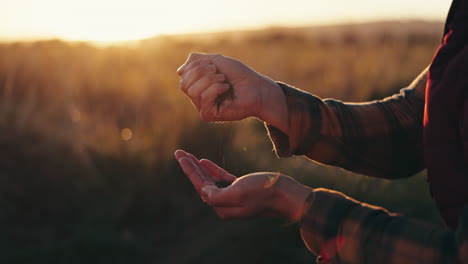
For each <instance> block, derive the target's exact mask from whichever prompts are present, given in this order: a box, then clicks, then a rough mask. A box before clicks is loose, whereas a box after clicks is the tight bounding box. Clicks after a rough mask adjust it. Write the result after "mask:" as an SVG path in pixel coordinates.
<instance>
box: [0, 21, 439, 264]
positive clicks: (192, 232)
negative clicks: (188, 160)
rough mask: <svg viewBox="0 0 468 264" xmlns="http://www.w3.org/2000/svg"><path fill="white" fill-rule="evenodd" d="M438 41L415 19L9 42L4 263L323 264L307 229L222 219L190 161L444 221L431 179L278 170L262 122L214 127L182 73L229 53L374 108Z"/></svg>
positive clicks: (295, 166) (298, 166) (3, 147)
mask: <svg viewBox="0 0 468 264" xmlns="http://www.w3.org/2000/svg"><path fill="white" fill-rule="evenodd" d="M441 32H442V24H441V23H435V22H434V23H429V22H414V21H413V22H405V23H399V22H385V23H375V24H363V25H344V26H330V27H314V28H310V27H304V28H270V29H264V30H259V31H238V32H224V33H213V34H203V35H183V36H182V35H179V36H159V37H155V38H152V39H147V40H143V41H140V42H134V43H128V44H121V45H115V46H106V47H97V46H93V45H92V44H88V43H77V42H73V43H70V42H63V41H60V40H50V41H37V42H24V43H21V42H19V43H3V44H0V157H1V158H0V234H2V235H1V236H0V248H1V249H0V262H1V263H311V261H312V259H313V255H312V254H311V253H309V252H308V251H307V250H306V249H305V247H304V246H303V244H302V242H301V240H300V236H299V232H298V226H297V224H289V223H286V222H284V221H281V220H275V219H258V220H253V221H222V220H219V219H218V218H217V217H216V215H215V214H214V212H213V211H212V210H211V209H210V208H209V207H208V206H207V205H206V204H204V203H202V202H201V200H200V199H199V197H198V196H197V195H196V193H195V191H194V190H193V189H192V187H191V185H190V182H189V181H188V180H187V179H186V178H185V176H184V175H183V174H182V172H181V170H180V169H179V167H178V165H177V164H176V162H175V160H174V158H173V154H172V153H173V152H174V150H175V149H177V148H183V149H185V150H188V151H190V152H192V153H194V154H197V155H199V156H200V157H205V158H209V159H211V160H213V161H215V162H217V163H219V164H220V165H222V166H224V167H225V168H226V169H228V170H229V171H231V172H233V173H234V174H236V175H242V174H245V173H250V172H255V171H278V172H281V173H285V174H288V175H291V176H293V177H295V178H296V179H298V180H299V181H301V182H303V183H305V184H308V185H310V186H312V187H327V188H332V189H336V190H339V191H343V192H345V193H346V194H348V195H350V196H352V197H354V198H356V199H360V200H362V201H365V202H368V203H372V204H377V205H381V206H385V207H387V208H389V209H390V210H392V211H396V212H401V213H404V214H407V215H410V216H412V217H416V218H421V219H426V220H428V221H431V222H434V223H439V219H438V217H437V213H436V211H435V208H434V205H433V202H432V200H431V198H430V196H429V194H428V191H427V183H426V181H425V176H424V173H421V174H419V175H417V176H416V177H413V178H411V179H403V180H397V181H393V182H390V181H386V180H378V179H372V178H368V177H366V176H361V175H355V174H352V173H349V172H346V171H344V170H341V169H338V168H333V167H326V166H322V165H319V164H316V163H313V162H309V161H307V160H305V159H304V158H301V157H296V158H291V159H285V160H278V159H277V158H276V156H275V154H274V153H273V152H272V146H271V143H270V142H269V140H268V138H267V137H266V133H265V130H264V128H263V124H262V123H261V122H258V121H257V120H245V121H242V122H235V123H225V124H207V123H203V122H201V121H200V120H199V118H198V116H197V113H196V111H195V110H194V108H193V107H192V105H191V104H190V102H189V101H188V100H187V98H186V97H185V95H184V94H183V93H182V92H180V90H179V87H178V83H179V79H178V76H177V74H176V73H175V72H176V69H177V68H178V67H179V66H180V65H181V64H182V63H183V62H184V61H185V59H186V57H187V55H188V54H189V53H190V52H195V51H196V52H207V53H211V52H215V53H223V54H225V55H228V56H231V57H235V58H237V59H240V60H242V61H244V62H245V63H247V64H248V65H250V66H252V67H253V68H254V69H256V70H257V71H259V72H261V73H263V74H265V75H267V76H270V77H272V78H273V79H276V80H280V81H283V82H286V83H289V84H292V85H295V86H297V87H299V88H301V89H304V90H307V91H310V92H312V93H314V94H316V95H319V96H321V97H334V98H338V99H341V100H346V101H364V100H371V99H377V98H382V97H384V96H386V95H390V94H392V93H394V92H397V91H398V90H399V89H400V88H403V87H405V86H406V85H408V84H409V83H410V82H411V80H412V79H413V78H414V77H415V76H417V74H418V73H419V72H420V71H422V70H423V69H424V68H425V67H426V66H427V65H428V64H429V63H430V61H431V58H432V56H433V53H434V52H435V50H436V48H437V46H438V43H439V42H440V39H441Z"/></svg>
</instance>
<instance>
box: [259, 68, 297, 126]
mask: <svg viewBox="0 0 468 264" xmlns="http://www.w3.org/2000/svg"><path fill="white" fill-rule="evenodd" d="M265 78H266V77H265ZM266 83H267V84H266V85H263V86H262V87H261V89H262V92H261V94H262V98H261V104H260V108H259V109H258V112H257V114H256V115H255V117H257V118H259V119H261V120H263V121H265V122H266V123H268V124H270V125H272V126H274V127H276V128H278V129H279V130H281V131H282V132H283V133H285V134H289V116H288V107H287V103H286V96H285V95H284V93H283V89H282V88H281V87H280V86H279V84H278V83H276V82H275V81H273V80H271V79H269V78H266Z"/></svg>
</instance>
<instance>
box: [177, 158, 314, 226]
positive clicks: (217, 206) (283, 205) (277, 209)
mask: <svg viewBox="0 0 468 264" xmlns="http://www.w3.org/2000/svg"><path fill="white" fill-rule="evenodd" d="M175 156H176V158H177V160H178V162H179V164H180V166H181V167H182V170H183V171H184V173H185V174H186V175H187V176H188V177H189V179H190V180H191V182H192V184H193V186H194V187H195V189H196V190H197V192H198V193H199V194H200V196H201V197H202V199H203V200H204V201H205V202H207V203H208V204H209V205H211V206H212V207H213V208H214V210H215V211H216V213H217V214H218V215H219V216H220V217H221V218H223V219H232V218H242V219H244V218H252V217H258V216H275V217H282V218H286V219H290V220H298V219H299V217H300V216H301V215H302V207H303V205H304V203H305V200H306V198H307V196H308V195H309V193H310V192H311V189H310V188H308V187H306V186H304V185H302V184H300V183H298V182H297V181H295V180H294V179H292V178H291V177H288V176H284V175H281V174H278V173H268V172H259V173H253V174H248V175H245V176H243V177H240V178H237V177H235V176H234V175H232V174H230V173H228V172H226V171H225V170H224V169H222V168H220V167H219V166H217V165H216V164H214V163H213V162H211V161H209V160H205V159H203V160H198V159H197V158H195V157H194V156H193V155H191V154H189V153H186V152H184V151H182V150H177V151H176V153H175ZM219 181H226V182H229V183H231V184H230V185H229V186H227V187H226V188H219V187H217V186H216V184H217V182H219Z"/></svg>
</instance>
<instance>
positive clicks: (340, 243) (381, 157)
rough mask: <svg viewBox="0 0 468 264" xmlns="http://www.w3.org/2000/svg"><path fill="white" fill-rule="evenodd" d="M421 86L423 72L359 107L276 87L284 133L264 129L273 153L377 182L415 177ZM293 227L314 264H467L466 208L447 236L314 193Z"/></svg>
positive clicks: (345, 199)
mask: <svg viewBox="0 0 468 264" xmlns="http://www.w3.org/2000/svg"><path fill="white" fill-rule="evenodd" d="M426 80H427V69H426V70H425V71H423V72H422V73H421V75H420V76H419V77H418V78H416V79H415V81H414V82H413V83H412V84H411V85H410V86H409V87H408V88H405V89H403V90H401V93H400V94H398V95H394V96H392V97H389V98H386V99H384V100H380V101H373V102H369V103H362V104H354V103H352V104H351V103H343V102H340V101H337V100H322V99H320V98H318V97H316V96H313V95H311V94H309V93H306V92H303V91H301V90H299V89H296V88H294V87H291V86H288V85H286V84H283V83H279V84H280V86H281V87H282V89H283V91H284V93H285V95H286V99H287V105H288V110H289V122H290V124H289V126H290V133H289V135H285V134H284V133H282V132H281V131H279V130H278V129H276V128H275V127H272V126H270V125H268V124H267V129H268V131H269V136H270V138H271V140H272V142H273V144H274V146H275V151H276V153H277V154H278V156H280V157H288V156H291V155H306V156H307V157H308V158H310V159H313V160H315V161H318V162H321V163H325V164H328V165H334V166H339V167H342V168H345V169H348V170H351V171H354V172H358V173H362V174H366V175H371V176H376V177H383V178H391V179H394V178H398V177H409V176H411V175H414V174H415V173H416V172H419V171H421V170H422V169H423V168H424V164H423V158H422V157H423V143H422V123H423V122H422V119H423V113H424V96H425V85H426ZM300 223H301V234H302V237H303V239H304V242H305V243H306V245H307V247H308V248H309V249H310V250H311V251H313V252H315V253H316V254H319V255H320V257H319V259H320V261H319V262H320V263H411V264H415V263H466V264H468V206H467V207H466V208H465V211H464V214H463V217H462V218H461V222H460V224H459V226H458V229H457V230H456V231H454V230H447V229H442V228H440V227H436V226H431V225H427V224H425V223H421V222H419V221H416V220H412V219H409V218H406V217H403V216H399V215H395V214H391V213H389V212H387V211H386V210H385V209H382V208H379V207H375V206H371V205H368V204H363V203H359V202H357V201H355V200H353V199H351V198H349V197H347V196H345V195H343V194H341V193H338V192H334V191H331V190H326V189H315V190H314V191H312V192H311V194H310V196H309V198H308V199H307V202H306V204H305V207H304V212H303V216H302V219H301V221H300Z"/></svg>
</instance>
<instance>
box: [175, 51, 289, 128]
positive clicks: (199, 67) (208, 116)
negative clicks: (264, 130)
mask: <svg viewBox="0 0 468 264" xmlns="http://www.w3.org/2000/svg"><path fill="white" fill-rule="evenodd" d="M177 73H178V74H179V75H180V76H181V81H180V88H181V89H182V91H183V92H184V93H185V94H187V96H188V97H189V98H190V100H191V101H192V103H193V104H194V106H195V107H196V108H197V110H198V111H199V114H200V116H201V118H202V119H203V120H205V121H233V120H240V119H243V118H246V117H250V116H254V117H258V118H260V119H262V120H264V121H267V122H268V121H269V120H265V119H268V117H266V114H265V112H266V111H268V110H269V109H268V107H267V105H268V104H269V103H271V102H272V100H273V99H278V100H284V99H283V98H281V97H284V95H283V94H282V91H281V88H280V87H279V85H278V84H277V83H276V82H274V81H273V80H271V79H269V78H267V77H265V76H263V75H261V74H259V73H257V72H255V71H254V70H253V69H251V68H249V67H248V66H246V65H245V64H243V63H242V62H240V61H238V60H235V59H232V58H229V57H226V56H223V55H220V54H199V53H192V54H190V56H189V58H188V59H187V61H186V62H185V63H184V64H183V65H182V66H181V67H180V68H179V69H178V71H177ZM226 92H229V93H232V97H230V98H227V99H226V100H223V101H222V102H219V101H217V98H218V97H219V96H221V95H223V94H224V93H226Z"/></svg>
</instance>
